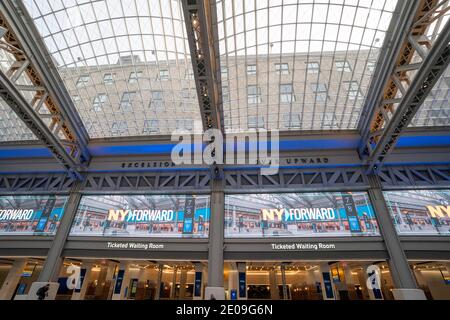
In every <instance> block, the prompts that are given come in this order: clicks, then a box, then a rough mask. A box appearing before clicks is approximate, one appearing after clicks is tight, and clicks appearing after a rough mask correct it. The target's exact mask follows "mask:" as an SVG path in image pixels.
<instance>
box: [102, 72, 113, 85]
mask: <svg viewBox="0 0 450 320" xmlns="http://www.w3.org/2000/svg"><path fill="white" fill-rule="evenodd" d="M115 77H116V74H115V73H105V74H104V75H103V83H104V84H106V85H108V84H114V78H115Z"/></svg>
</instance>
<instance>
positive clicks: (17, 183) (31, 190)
mask: <svg viewBox="0 0 450 320" xmlns="http://www.w3.org/2000/svg"><path fill="white" fill-rule="evenodd" d="M74 181H75V180H73V179H72V178H70V177H69V176H68V175H67V174H63V173H54V174H50V173H42V174H16V175H12V174H11V175H0V193H2V194H9V193H11V194H19V193H21V194H36V193H49V192H51V193H52V194H56V193H69V192H70V190H71V188H72V185H73V183H74Z"/></svg>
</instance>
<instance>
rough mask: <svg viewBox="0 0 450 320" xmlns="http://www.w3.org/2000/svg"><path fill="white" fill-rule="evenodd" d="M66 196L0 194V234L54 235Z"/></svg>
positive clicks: (62, 213) (62, 212)
mask: <svg viewBox="0 0 450 320" xmlns="http://www.w3.org/2000/svg"><path fill="white" fill-rule="evenodd" d="M67 198H68V197H67V196H55V195H47V196H38V195H33V196H1V197H0V235H43V236H49V235H54V234H55V233H56V230H57V229H58V226H59V224H60V221H61V218H62V217H63V215H64V207H65V206H66V202H67Z"/></svg>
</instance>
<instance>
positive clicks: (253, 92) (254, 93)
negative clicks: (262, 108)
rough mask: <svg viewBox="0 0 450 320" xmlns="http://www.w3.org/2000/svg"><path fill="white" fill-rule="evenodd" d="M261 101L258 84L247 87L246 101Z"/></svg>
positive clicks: (251, 102) (253, 102)
mask: <svg viewBox="0 0 450 320" xmlns="http://www.w3.org/2000/svg"><path fill="white" fill-rule="evenodd" d="M260 102H261V88H260V87H258V86H248V87H247V103H248V104H256V103H260Z"/></svg>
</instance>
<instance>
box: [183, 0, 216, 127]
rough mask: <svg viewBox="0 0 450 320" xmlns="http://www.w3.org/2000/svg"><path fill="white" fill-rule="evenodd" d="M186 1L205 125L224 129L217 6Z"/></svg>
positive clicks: (186, 17) (189, 32) (197, 0)
mask: <svg viewBox="0 0 450 320" xmlns="http://www.w3.org/2000/svg"><path fill="white" fill-rule="evenodd" d="M182 4H183V13H184V20H185V24H186V31H187V36H188V41H189V48H190V52H191V60H192V65H193V68H194V77H195V82H196V87H197V95H198V100H199V104H200V114H201V117H202V123H203V128H204V129H205V130H207V129H211V128H216V129H221V130H223V125H222V123H223V121H222V120H223V113H222V112H221V99H220V97H221V85H220V84H221V79H220V61H219V56H218V48H216V47H215V45H216V44H217V43H218V42H217V41H214V39H217V30H216V29H215V28H214V27H213V26H214V25H216V24H215V21H216V12H215V6H214V3H212V2H211V1H209V0H204V1H203V0H183V1H182Z"/></svg>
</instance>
